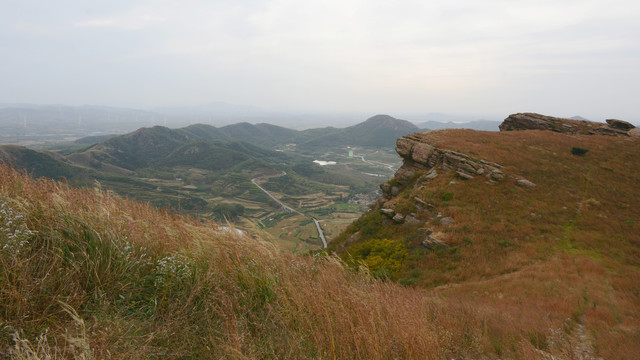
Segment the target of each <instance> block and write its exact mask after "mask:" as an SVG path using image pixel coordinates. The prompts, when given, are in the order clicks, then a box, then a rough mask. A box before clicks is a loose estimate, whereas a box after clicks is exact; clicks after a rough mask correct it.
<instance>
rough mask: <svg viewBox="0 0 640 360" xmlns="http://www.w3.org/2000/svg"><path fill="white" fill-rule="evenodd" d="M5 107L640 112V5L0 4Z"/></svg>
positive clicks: (601, 1)
mask: <svg viewBox="0 0 640 360" xmlns="http://www.w3.org/2000/svg"><path fill="white" fill-rule="evenodd" d="M0 55H1V56H2V62H1V64H2V66H0V79H1V82H0V103H1V102H4V103H7V102H32V103H63V104H70V105H80V104H102V105H116V106H130V107H154V106H169V105H191V104H202V103H209V102H214V101H223V102H228V103H234V104H247V105H255V106H259V107H263V108H266V109H277V110H283V109H284V110H307V111H326V112H343V111H347V112H348V111H354V112H368V113H372V114H374V113H388V114H391V115H393V114H396V113H412V112H415V113H428V112H444V113H458V114H500V115H505V116H506V115H508V114H509V113H514V112H525V111H533V112H540V113H543V114H548V115H556V116H572V115H582V116H585V117H590V118H593V119H594V120H602V119H604V118H605V117H607V118H608V117H616V118H621V119H627V120H631V121H633V122H637V121H638V120H640V106H638V104H640V100H639V98H640V1H636V0H625V1H621V0H606V1H605V0H580V1H572V0H571V1H570V0H552V1H546V0H536V1H518V0H508V1H497V0H485V1H478V0H459V1H456V0H448V1H440V0H431V1H427V0H416V1H411V0H395V1H376V0H362V1H360V0H353V1H352V0H328V1H327V0H321V1H300V0H264V1H261V0H211V1H205V0H203V1H198V0H194V1H189V0H183V1H162V0H154V1H151V0H146V1H145V0H124V1H122V0H102V1H90V0H56V1H53V0H39V1H35V0H2V1H1V2H0Z"/></svg>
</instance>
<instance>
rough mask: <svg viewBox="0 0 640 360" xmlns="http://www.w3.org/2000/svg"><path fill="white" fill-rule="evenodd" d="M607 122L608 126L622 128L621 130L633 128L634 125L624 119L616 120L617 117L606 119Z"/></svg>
mask: <svg viewBox="0 0 640 360" xmlns="http://www.w3.org/2000/svg"><path fill="white" fill-rule="evenodd" d="M607 124H609V126H610V127H612V128H614V129H618V130H623V131H629V130H631V129H633V128H635V125H633V124H631V123H628V122H626V121H624V120H618V119H607Z"/></svg>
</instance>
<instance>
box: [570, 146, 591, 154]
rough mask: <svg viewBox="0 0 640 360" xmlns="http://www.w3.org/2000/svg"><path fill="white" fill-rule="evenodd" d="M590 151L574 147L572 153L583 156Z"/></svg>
mask: <svg viewBox="0 0 640 360" xmlns="http://www.w3.org/2000/svg"><path fill="white" fill-rule="evenodd" d="M588 151H589V149H585V148H581V147H575V146H574V147H573V148H571V153H572V154H573V155H577V156H583V155H584V154H586V153H587V152H588Z"/></svg>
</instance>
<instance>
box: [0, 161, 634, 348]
mask: <svg viewBox="0 0 640 360" xmlns="http://www.w3.org/2000/svg"><path fill="white" fill-rule="evenodd" d="M0 207H1V210H0V220H1V221H2V223H1V224H0V225H1V226H2V231H1V232H0V243H1V250H0V269H2V271H1V272H0V297H1V301H0V354H3V355H6V356H8V357H11V358H21V356H22V358H73V357H75V358H85V359H86V358H112V359H130V358H156V357H162V358H169V359H172V358H220V359H223V358H224V359H229V358H231V359H246V358H283V359H286V358H291V359H300V358H309V359H311V358H313V359H317V358H341V359H347V358H348V359H358V358H366V359H386V358H420V359H429V358H433V359H439V358H479V357H485V356H486V357H490V358H497V357H506V356H508V357H510V358H534V357H539V356H547V355H548V354H557V355H558V354H559V355H562V354H564V355H565V356H567V357H569V358H575V356H576V352H575V351H576V349H577V348H576V344H584V343H586V342H587V340H581V339H582V338H581V337H580V336H579V335H580V334H582V332H580V328H579V327H578V326H577V325H576V322H577V321H578V320H577V319H579V317H580V316H582V315H583V314H584V315H585V316H587V319H589V318H591V316H592V313H595V315H597V316H598V317H597V320H598V324H600V323H604V324H606V325H607V328H606V329H607V331H605V332H601V333H600V332H599V333H598V334H604V335H605V336H607V337H606V338H605V340H607V339H608V340H609V341H610V342H607V341H602V339H600V338H599V339H598V341H599V342H598V343H597V344H598V346H600V348H599V349H601V351H602V352H603V353H605V354H612V351H617V353H615V352H613V353H614V354H618V355H620V354H621V355H620V356H619V357H623V355H624V353H623V351H635V350H637V347H635V346H637V345H633V344H634V343H635V344H637V341H635V340H637V332H636V333H634V331H636V329H637V328H636V327H635V324H636V323H633V322H632V323H629V320H630V319H635V318H634V317H633V314H629V306H628V302H633V301H634V299H635V298H634V297H633V296H634V295H632V294H631V293H628V292H625V293H626V294H627V297H626V298H620V297H619V296H618V294H619V292H620V291H622V290H620V289H627V288H628V287H629V286H632V285H633V284H635V285H634V286H637V284H638V282H637V281H634V279H635V280H637V277H635V278H634V276H636V274H637V273H636V272H630V273H626V274H625V276H624V277H623V276H621V275H620V276H613V275H610V274H609V273H610V272H611V271H613V270H609V269H607V268H603V267H601V266H599V264H598V262H597V260H592V259H589V258H584V257H574V258H572V257H570V256H569V255H564V256H557V257H556V258H555V259H554V260H553V261H551V260H550V263H552V264H555V266H556V267H555V268H554V269H555V271H556V273H557V274H560V275H561V276H558V278H557V279H554V278H555V276H553V274H551V273H546V272H543V273H542V274H541V273H540V272H537V271H535V270H530V271H529V272H528V274H529V275H528V279H529V281H530V282H531V283H533V284H536V286H546V287H548V289H547V291H549V292H550V295H549V296H548V297H544V296H541V297H535V298H532V297H531V296H526V297H525V296H522V297H520V298H519V299H518V300H514V299H513V298H512V296H514V295H515V294H514V292H513V290H511V289H510V286H509V284H510V282H506V283H504V282H503V283H501V282H500V280H499V278H498V279H496V280H495V281H488V282H487V283H486V284H482V283H473V284H470V285H468V286H465V287H462V288H460V287H452V288H450V289H447V288H445V289H443V290H438V291H429V292H425V291H424V290H419V289H414V288H405V287H402V286H399V285H396V284H393V283H390V282H386V281H382V280H378V279H375V278H373V277H371V276H370V275H368V272H367V271H366V270H364V269H361V270H360V271H353V270H348V269H347V268H345V266H344V265H343V264H342V262H341V261H340V260H339V259H338V258H336V257H333V256H323V255H321V254H317V255H314V256H294V255H291V254H282V253H280V252H279V251H278V250H277V249H275V248H273V247H271V246H270V245H269V244H267V243H265V242H263V241H261V240H260V239H253V238H248V237H245V236H241V235H238V234H236V233H235V232H233V231H228V230H224V229H222V228H220V227H218V226H216V225H215V224H212V223H201V222H200V221H194V220H192V219H189V218H184V217H180V216H176V215H172V214H170V213H167V212H162V211H158V210H155V209H153V208H151V207H150V206H148V205H144V204H140V203H136V202H133V201H128V200H124V199H122V198H120V197H117V196H115V195H113V194H112V193H110V192H105V191H102V190H100V189H97V188H94V189H70V188H69V187H68V186H67V185H65V184H62V183H57V182H53V181H50V180H44V179H40V180H37V181H36V180H33V179H30V178H27V177H25V176H23V175H20V174H19V173H18V172H16V171H14V170H12V169H10V168H8V167H6V166H0ZM569 268H570V269H571V270H567V269H569ZM574 269H575V270H574ZM545 274H546V275H545ZM541 275H545V276H544V278H542V279H539V278H538V277H540V276H541ZM585 276H588V277H589V279H591V280H590V282H585V283H580V282H578V281H576V280H577V279H580V278H581V277H585ZM516 280H517V278H516ZM601 280H609V281H610V282H608V283H607V282H603V281H601ZM513 281H515V280H513ZM596 281H600V282H596ZM515 284H516V285H514V286H518V282H517V281H515ZM554 284H555V285H554ZM552 285H553V286H552ZM569 285H571V287H570V288H567V287H568V286H569ZM603 286H611V287H612V288H613V289H618V290H612V291H611V295H610V297H608V298H603V299H601V298H594V297H592V296H593V295H592V294H593V292H594V289H598V288H599V287H603ZM545 289H546V288H545ZM487 291H488V292H489V295H487ZM498 291H500V292H503V293H504V296H500V297H498ZM531 291H532V292H534V293H536V292H537V291H538V288H537V287H535V288H532V289H531ZM616 291H617V292H616ZM471 293H473V294H474V295H473V296H470V294H471ZM636 294H637V292H636ZM559 295H561V296H562V297H560V296H559ZM635 296H637V295H635ZM595 301H597V302H598V303H597V306H595V305H593V302H595ZM523 309H527V310H526V312H525V313H526V314H531V313H534V312H535V313H536V314H538V315H540V316H538V317H537V318H536V319H535V321H533V320H532V318H531V317H530V316H521V314H520V312H521V311H522V310H523ZM567 309H568V311H569V312H568V313H562V311H565V310H567ZM636 309H637V308H636ZM547 311H550V312H548V313H547ZM611 311H615V316H613V315H609V314H610V312H611ZM545 314H546V315H545ZM543 315H544V316H543ZM559 315H562V316H566V318H565V317H563V318H560V319H559V318H558V316H559ZM572 315H575V316H573V317H572ZM565 319H566V320H565ZM571 319H575V321H573V322H572V320H571ZM588 324H589V323H588ZM618 327H619V329H617V328H618ZM612 328H615V329H617V330H615V329H614V330H612ZM634 334H635V335H634ZM613 341H619V342H617V343H618V344H620V343H622V344H624V345H626V347H621V348H613V347H612V346H611V344H613ZM620 341H621V342H620ZM600 344H602V345H600ZM624 349H629V350H624ZM540 354H542V355H540ZM608 358H613V357H611V356H609V357H608Z"/></svg>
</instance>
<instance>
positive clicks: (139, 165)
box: [0, 115, 419, 181]
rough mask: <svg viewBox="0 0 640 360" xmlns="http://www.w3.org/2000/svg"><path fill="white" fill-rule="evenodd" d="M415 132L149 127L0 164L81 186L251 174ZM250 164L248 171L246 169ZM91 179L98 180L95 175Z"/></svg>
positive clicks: (375, 127) (369, 124) (1, 156)
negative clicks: (144, 173) (103, 180)
mask: <svg viewBox="0 0 640 360" xmlns="http://www.w3.org/2000/svg"><path fill="white" fill-rule="evenodd" d="M416 131H419V128H418V127H416V126H415V125H413V124H412V123H410V122H408V121H405V120H398V119H395V118H393V117H391V116H388V115H376V116H374V117H371V118H369V119H367V120H366V121H364V122H362V123H360V124H357V125H354V126H350V127H346V128H342V129H337V128H333V127H327V128H319V129H310V130H302V131H299V130H293V129H287V128H284V127H280V126H276V125H270V124H256V125H253V124H249V123H239V124H234V125H228V126H224V127H221V128H216V127H214V126H211V125H204V124H196V125H189V126H187V127H183V128H180V129H169V128H167V127H163V126H154V127H148V128H140V129H138V130H136V131H133V132H131V133H128V134H125V135H110V136H91V137H86V138H81V139H78V140H77V141H76V142H75V144H77V145H78V146H80V148H78V149H76V150H67V151H66V152H65V156H62V155H60V154H57V153H52V152H38V151H34V150H31V149H28V148H25V147H22V146H16V145H6V146H1V147H0V160H3V161H6V162H10V163H12V164H14V166H16V167H18V168H22V169H26V170H28V171H29V172H31V173H33V174H34V175H35V176H46V177H50V178H54V179H57V178H59V177H65V178H67V179H70V180H71V179H74V178H76V177H79V176H80V177H81V179H83V181H84V180H87V179H88V178H89V177H90V176H89V174H90V172H88V171H89V170H90V171H93V172H99V173H106V174H114V175H118V176H129V175H131V174H132V173H133V172H135V171H138V170H140V169H145V168H154V169H159V168H165V169H166V168H171V167H174V166H191V167H195V168H200V169H206V170H225V169H231V168H236V169H239V168H243V167H244V168H253V167H255V166H257V165H256V164H261V165H260V166H265V167H269V166H271V167H273V166H274V164H281V163H284V162H286V160H287V159H288V158H289V157H290V155H286V154H285V153H283V152H279V151H275V149H274V148H277V147H279V148H284V147H286V146H292V144H295V146H296V147H297V148H298V149H299V150H301V151H302V153H304V151H305V150H308V151H312V150H317V149H322V148H331V147H334V148H335V147H342V146H344V147H346V146H355V147H358V146H367V147H380V148H392V147H394V146H395V141H396V139H397V138H398V137H401V136H404V135H407V134H410V133H413V132H416ZM245 163H246V164H245ZM249 163H251V164H252V165H247V164H249ZM243 164H245V165H243ZM92 176H94V177H98V178H99V177H100V176H99V174H97V173H93V175H92Z"/></svg>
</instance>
